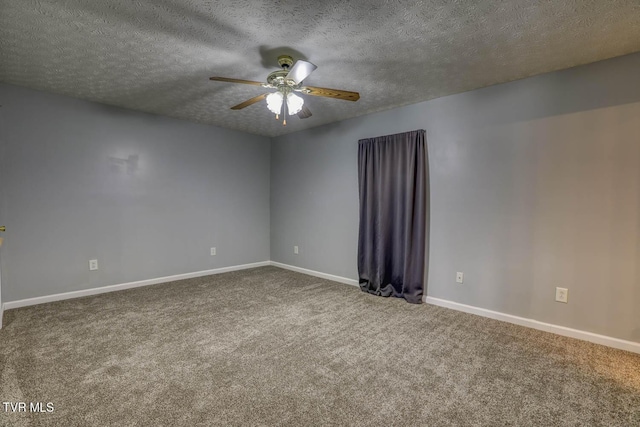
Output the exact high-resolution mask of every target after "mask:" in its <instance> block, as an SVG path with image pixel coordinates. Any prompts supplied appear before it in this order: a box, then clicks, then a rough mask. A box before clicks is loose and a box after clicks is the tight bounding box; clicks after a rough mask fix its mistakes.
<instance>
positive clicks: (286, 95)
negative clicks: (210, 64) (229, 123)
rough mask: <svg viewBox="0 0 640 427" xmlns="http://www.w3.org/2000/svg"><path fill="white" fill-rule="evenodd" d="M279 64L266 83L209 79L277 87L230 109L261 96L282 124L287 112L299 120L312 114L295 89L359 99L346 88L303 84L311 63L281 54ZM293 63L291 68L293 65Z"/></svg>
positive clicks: (357, 95) (307, 92) (211, 78)
mask: <svg viewBox="0 0 640 427" xmlns="http://www.w3.org/2000/svg"><path fill="white" fill-rule="evenodd" d="M278 64H279V65H280V67H281V68H282V69H281V70H277V71H274V72H272V73H270V74H269V75H268V76H267V83H260V82H254V81H251V80H241V79H231V78H228V77H210V78H209V80H214V81H219V82H229V83H242V84H247V85H254V86H262V87H264V88H268V89H276V91H275V92H270V93H263V94H262V95H258V96H256V97H253V98H251V99H248V100H246V101H244V102H241V103H240V104H238V105H234V106H233V107H231V109H232V110H241V109H243V108H245V107H248V106H249V105H253V104H255V103H257V102H260V101H262V100H263V99H266V100H267V108H268V109H269V110H270V111H271V112H272V113H274V114H275V115H276V120H279V119H280V115H282V117H283V120H282V124H283V126H286V125H287V113H288V114H289V115H294V114H296V115H297V116H298V117H300V118H301V119H306V118H308V117H311V111H309V108H307V107H306V106H305V105H304V99H303V98H302V97H300V96H298V95H296V94H295V93H294V92H299V93H301V94H303V95H312V96H324V97H326V98H335V99H343V100H345V101H357V100H358V99H360V94H359V93H358V92H350V91H347V90H339V89H328V88H325V87H315V86H303V85H302V81H303V80H304V79H306V78H307V77H309V75H310V74H311V73H312V72H313V71H314V70H315V69H316V68H318V67H317V66H315V65H314V64H312V63H311V62H307V61H303V60H298V61H296V63H295V64H294V63H293V58H292V57H290V56H289V55H280V56H279V57H278ZM292 65H293V67H292Z"/></svg>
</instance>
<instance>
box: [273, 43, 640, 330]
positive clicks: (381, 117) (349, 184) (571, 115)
mask: <svg viewBox="0 0 640 427" xmlns="http://www.w3.org/2000/svg"><path fill="white" fill-rule="evenodd" d="M638 70H640V54H634V55H629V56H625V57H620V58H616V59H612V60H608V61H603V62H600V63H596V64H591V65H587V66H583V67H578V68H574V69H571V70H565V71H562V72H556V73H550V74H546V75H541V76H537V77H533V78H529V79H525V80H520V81H516V82H511V83H508V84H503V85H498V86H493V87H488V88H484V89H480V90H476V91H472V92H467V93H462V94H458V95H453V96H449V97H444V98H440V99H436V100H432V101H428V102H424V103H420V104H416V105H410V106H406V107H402V108H397V109H394V110H390V111H385V112H381V113H377V114H372V115H368V116H363V117H359V118H355V119H351V120H347V121H343V122H340V123H335V124H331V125H326V126H322V127H318V128H314V129H310V130H307V131H302V132H297V133H294V134H289V135H285V136H282V137H278V138H275V139H274V140H273V141H272V151H271V162H272V163H271V183H272V186H271V235H272V239H271V259H272V260H273V261H277V262H282V263H286V264H290V265H294V266H299V267H303V268H308V269H312V270H317V271H321V272H324V273H329V274H335V275H339V276H344V277H347V278H353V279H356V278H357V269H356V251H357V233H358V192H357V173H356V172H357V141H358V139H361V138H365V137H373V136H378V135H386V134H392V133H397V132H403V131H408V130H414V129H420V128H423V129H426V131H427V142H428V147H429V167H430V190H431V223H430V234H431V240H430V259H429V275H428V276H429V277H428V291H427V292H428V295H430V296H433V297H437V298H444V299H447V300H451V301H456V302H459V303H463V304H469V305H473V306H477V307H482V308H486V309H490V310H496V311H499V312H504V313H509V314H513V315H517V316H522V317H526V318H532V319H536V320H539V321H543V322H549V323H553V324H557V325H563V326H567V327H571V328H576V329H580V330H585V331H591V332H595V333H599V334H604V335H608V336H612V337H618V338H621V339H627V340H632V341H640V314H639V313H640V312H639V311H638V307H640V272H639V267H638V264H639V263H640V119H639V118H640V83H639V80H638ZM336 102H339V101H336ZM293 245H299V247H300V253H299V254H298V255H294V254H293ZM456 271H463V272H464V273H465V283H464V284H462V285H459V284H456V283H455V272H456ZM556 286H560V287H567V288H569V304H566V305H565V304H561V303H556V302H554V297H555V287H556Z"/></svg>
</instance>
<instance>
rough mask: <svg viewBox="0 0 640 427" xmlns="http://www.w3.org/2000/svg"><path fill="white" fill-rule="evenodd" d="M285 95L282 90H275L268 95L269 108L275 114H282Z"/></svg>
mask: <svg viewBox="0 0 640 427" xmlns="http://www.w3.org/2000/svg"><path fill="white" fill-rule="evenodd" d="M283 99H284V96H282V93H280V92H273V93H270V94H269V95H267V108H268V109H269V111H271V112H272V113H273V114H280V112H281V111H282V101H283Z"/></svg>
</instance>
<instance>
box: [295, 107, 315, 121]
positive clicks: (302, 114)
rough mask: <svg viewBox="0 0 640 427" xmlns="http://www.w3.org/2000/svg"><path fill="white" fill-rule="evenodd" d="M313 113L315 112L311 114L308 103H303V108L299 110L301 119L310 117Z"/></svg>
mask: <svg viewBox="0 0 640 427" xmlns="http://www.w3.org/2000/svg"><path fill="white" fill-rule="evenodd" d="M312 115H313V114H311V110H309V109H308V108H307V106H306V105H303V106H302V110H300V111H298V117H300V118H301V119H308V118H309V117H311V116H312Z"/></svg>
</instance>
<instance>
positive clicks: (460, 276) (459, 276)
mask: <svg viewBox="0 0 640 427" xmlns="http://www.w3.org/2000/svg"><path fill="white" fill-rule="evenodd" d="M456 282H457V283H464V273H463V272H461V271H458V272H457V273H456Z"/></svg>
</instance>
